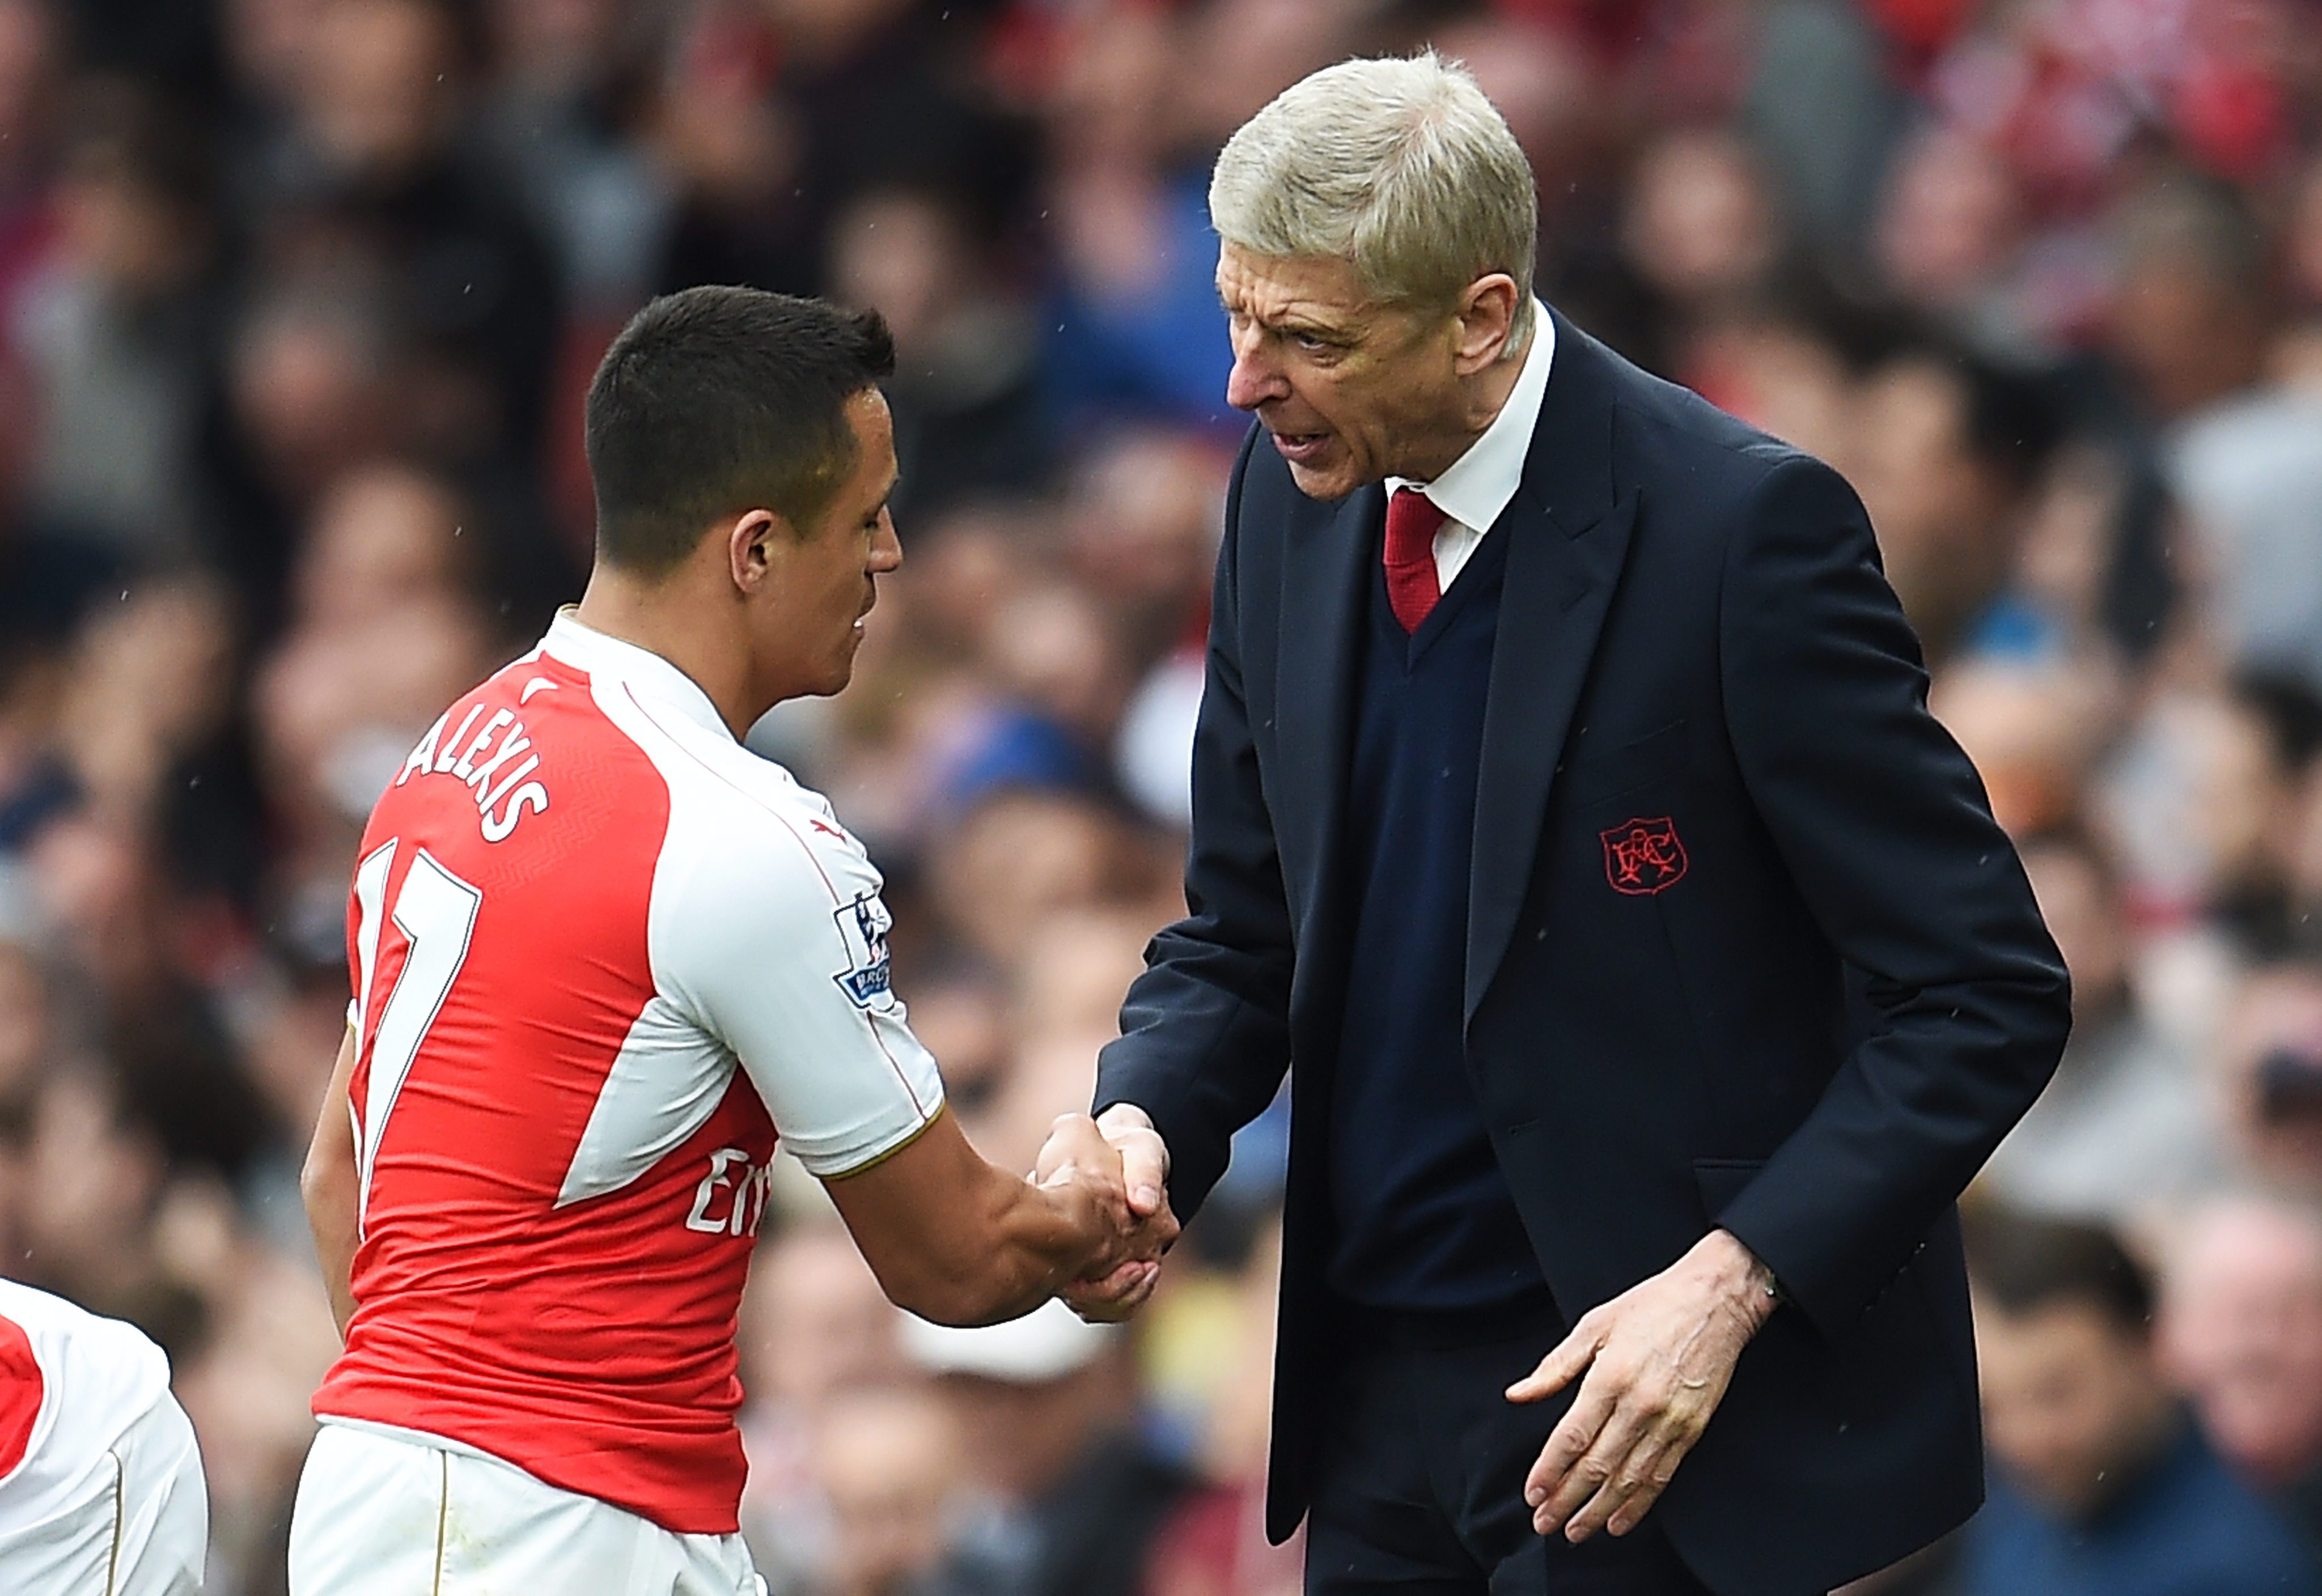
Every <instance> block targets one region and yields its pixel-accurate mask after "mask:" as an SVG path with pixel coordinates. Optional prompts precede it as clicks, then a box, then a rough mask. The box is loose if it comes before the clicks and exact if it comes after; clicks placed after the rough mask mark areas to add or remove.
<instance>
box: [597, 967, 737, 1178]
mask: <svg viewBox="0 0 2322 1596" xmlns="http://www.w3.org/2000/svg"><path fill="white" fill-rule="evenodd" d="M733 1082H734V1054H733V1053H732V1051H731V1050H730V1049H728V1048H727V1047H726V1046H725V1045H724V1044H722V1043H720V1042H718V1039H717V1038H715V1037H714V1036H711V1035H708V1033H706V1032H705V1031H703V1030H702V1028H701V1027H700V1026H698V1025H696V1024H694V1023H693V1021H692V1020H691V1019H690V1018H689V1017H687V1016H686V1015H685V1014H684V1013H683V1012H681V1010H680V1009H679V1008H678V1007H677V1005H676V1004H674V1003H672V1002H671V1001H670V1000H669V999H667V998H666V997H663V996H662V995H661V994H660V993H658V992H657V993H655V994H654V997H653V998H652V999H651V1000H650V1001H648V1002H647V1003H646V1004H645V1007H644V1012H643V1013H642V1014H640V1015H638V1016H637V1021H636V1024H635V1025H633V1026H630V1027H629V1035H628V1037H627V1039H626V1041H624V1042H623V1043H622V1044H621V1051H620V1053H618V1054H617V1056H616V1057H615V1058H614V1060H613V1068H612V1072H611V1073H609V1074H608V1075H607V1076H606V1077H605V1085H604V1089H603V1090H601V1091H599V1093H598V1095H597V1106H596V1107H595V1108H592V1109H590V1113H589V1125H588V1128H587V1129H585V1130H583V1131H582V1132H581V1133H580V1145H579V1146H578V1147H577V1148H575V1149H574V1151H573V1154H572V1165H571V1168H570V1169H568V1170H567V1171H565V1173H564V1185H563V1188H562V1190H560V1191H559V1192H558V1193H557V1195H556V1206H557V1207H558V1208H564V1207H567V1206H569V1205H570V1204H572V1203H576V1202H581V1201H584V1200H586V1199H589V1198H591V1197H602V1196H604V1195H605V1194H606V1193H607V1192H608V1191H618V1190H620V1189H621V1188H622V1187H624V1186H626V1185H627V1184H629V1182H631V1181H635V1180H636V1179H638V1178H639V1177H640V1176H642V1175H643V1174H644V1172H646V1171H647V1170H649V1169H651V1168H653V1166H654V1165H655V1164H657V1163H660V1162H661V1161H662V1160H663V1158H665V1157H667V1156H668V1155H669V1154H671V1153H672V1152H674V1151H675V1150H676V1149H678V1148H680V1147H681V1146H683V1145H685V1142H686V1138H688V1137H689V1136H690V1135H693V1133H694V1132H695V1131H698V1130H699V1129H700V1128H701V1127H702V1126H703V1125H704V1124H706V1123H707V1122H708V1118H709V1117H710V1116H711V1115H712V1114H715V1113H716V1112H718V1104H719V1103H720V1102H722V1101H724V1100H725V1097H726V1089H727V1087H729V1086H731V1085H732V1084H733Z"/></svg>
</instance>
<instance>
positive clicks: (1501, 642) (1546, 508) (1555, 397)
mask: <svg viewBox="0 0 2322 1596" xmlns="http://www.w3.org/2000/svg"><path fill="white" fill-rule="evenodd" d="M1609 358H1610V357H1609V356H1607V355H1606V354H1605V352H1604V350H1603V349H1602V348H1601V347H1600V346H1599V345H1598V344H1597V343H1596V342H1595V340H1593V339H1591V338H1589V337H1587V336H1586V334H1585V333H1581V332H1580V331H1579V330H1578V329H1577V328H1575V327H1574V326H1573V325H1572V324H1570V323H1569V322H1567V321H1565V320H1564V319H1563V318H1561V317H1559V318H1558V319H1557V326H1556V353H1555V363H1554V365H1553V366H1551V367H1550V372H1549V382H1548V393H1547V396H1546V397H1545V399H1544V400H1543V402H1542V404H1541V406H1540V424H1539V425H1538V426H1537V427H1536V428H1535V429H1534V430H1533V433H1532V446H1531V452H1530V453H1529V455H1528V456H1527V457H1526V459H1525V461H1524V476H1523V485H1522V487H1521V488H1519V489H1518V490H1517V493H1516V497H1514V498H1513V500H1511V501H1510V502H1509V505H1508V507H1507V509H1506V510H1505V511H1504V512H1503V513H1502V515H1501V516H1500V520H1499V523H1498V524H1497V526H1496V527H1495V534H1504V535H1505V536H1506V537H1507V538H1508V539H1509V543H1508V565H1507V575H1506V577H1505V579H1504V585H1503V587H1502V588H1501V596H1500V621H1499V632H1498V635H1497V637H1496V638H1495V642H1494V643H1493V648H1492V674H1491V685H1490V689H1489V692H1488V696H1487V697H1486V700H1485V706H1484V746H1483V753H1482V759H1481V765H1480V769H1479V771H1478V773H1477V777H1476V840H1475V846H1474V850H1473V853H1472V854H1471V856H1470V862H1469V873H1468V881H1467V1005H1466V1010H1465V1013H1466V1016H1467V1017H1468V1018H1470V1019H1472V1018H1473V1017H1475V1013H1476V1006H1477V1005H1478V1004H1480V1003H1481V1002H1482V1001H1483V998H1484V993H1485V992H1486V990H1488V989H1489V987H1490V986H1491V982H1492V977H1493V975H1494V973H1495V972H1496V971H1498V969H1499V966H1500V961H1501V960H1502V958H1503V957H1504V955H1505V954H1506V953H1507V947H1508V939H1509V938H1510V937H1511V936H1512V935H1514V933H1515V925H1516V918H1517V916H1518V915H1519V914H1521V913H1522V908H1523V898H1524V893H1525V891H1526V889H1528V888H1529V886H1530V884H1531V873H1532V864H1533V860H1534V857H1535V855H1536V854H1537V853H1538V851H1539V846H1540V828H1541V825H1542V824H1543V819H1544V816H1545V813H1546V810H1547V807H1548V795H1549V789H1550V787H1551V786H1552V785H1553V784H1554V781H1555V779H1556V771H1557V765H1558V761H1559V758H1560V756H1561V754H1562V752H1563V748H1564V742H1565V737H1566V734H1567V733H1568V731H1569V730H1570V728H1571V725H1572V716H1573V711H1574V709H1575V707H1577V705H1578V703H1579V701H1580V690H1581V688H1582V686H1583V684H1584V683H1585V682H1586V679H1587V675H1588V662H1589V660H1590V659H1591V657H1592V656H1593V655H1594V654H1595V651H1596V637H1597V634H1598V632H1599V631H1600V630H1601V629H1602V628H1603V626H1604V616H1605V612H1606V611H1607V610H1608V609H1609V608H1610V607H1611V606H1612V600H1613V591H1614V588H1615V587H1616V586H1617V585H1618V584H1619V581H1620V576H1621V569H1622V564H1623V561H1624V560H1625V558H1626V557H1627V554H1628V549H1629V530H1630V527H1631V525H1632V522H1633V520H1634V517H1635V513H1636V494H1635V492H1634V491H1633V490H1631V491H1630V492H1628V493H1626V494H1621V493H1619V492H1618V491H1617V488H1616V484H1615V480H1614V469H1613V424H1614V408H1613V403H1612V388H1611V379H1610V370H1609V367H1608V361H1609Z"/></svg>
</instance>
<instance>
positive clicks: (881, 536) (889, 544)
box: [870, 515, 903, 576]
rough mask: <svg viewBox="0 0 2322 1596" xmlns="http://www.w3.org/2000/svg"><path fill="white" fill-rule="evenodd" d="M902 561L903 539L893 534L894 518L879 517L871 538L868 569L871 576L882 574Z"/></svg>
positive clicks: (887, 516) (890, 516)
mask: <svg viewBox="0 0 2322 1596" xmlns="http://www.w3.org/2000/svg"><path fill="white" fill-rule="evenodd" d="M902 563H903V540H902V539H901V538H900V537H898V536H897V535H896V534H895V518H894V517H893V516H892V515H882V516H880V517H879V530H878V531H877V532H876V533H875V534H873V535H872V538H871V561H870V570H871V573H872V574H873V576H884V575H886V574H887V573H888V572H889V571H891V570H894V569H895V568H896V567H897V566H899V565H900V564H902Z"/></svg>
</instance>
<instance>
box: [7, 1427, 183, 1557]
mask: <svg viewBox="0 0 2322 1596" xmlns="http://www.w3.org/2000/svg"><path fill="white" fill-rule="evenodd" d="M209 1540H210V1499H209V1490H208V1487H207V1486H206V1484H205V1482H204V1481H203V1478H202V1455H201V1452H200V1451H199V1449H198V1448H197V1446H195V1444H194V1427H193V1425H192V1423H191V1422H190V1421H189V1420H188V1419H187V1418H186V1410H185V1409H183V1408H180V1407H178V1400H177V1399H176V1398H175V1397H173V1396H171V1395H170V1394H169V1392H167V1391H163V1392H162V1393H161V1396H160V1400H158V1401H156V1402H155V1403H154V1404H153V1405H152V1407H151V1408H149V1409H146V1410H145V1413H144V1415H143V1416H142V1418H138V1419H137V1420H136V1421H135V1422H133V1424H131V1425H130V1426H129V1427H128V1428H127V1429H125V1430H123V1431H122V1433H121V1438H120V1439H119V1440H117V1441H115V1442H114V1444H113V1445H112V1446H109V1447H107V1448H105V1451H104V1452H103V1454H101V1455H99V1456H98V1458H97V1459H96V1463H95V1464H94V1465H93V1466H91V1467H88V1468H86V1469H83V1470H81V1471H80V1472H79V1473H78V1478H76V1479H74V1480H73V1481H71V1482H70V1483H69V1488H67V1489H65V1490H62V1491H58V1492H56V1493H55V1494H54V1495H53V1496H44V1497H43V1499H42V1501H41V1509H40V1511H39V1513H38V1516H37V1518H35V1519H34V1520H33V1521H32V1522H20V1521H16V1520H14V1518H11V1519H10V1520H9V1521H7V1522H6V1523H5V1527H0V1591H8V1592H10V1596H16V1593H17V1592H23V1596H35V1593H36V1592H37V1593H38V1596H84V1593H86V1596H195V1592H197V1591H200V1590H201V1588H202V1564H203V1563H204V1561H205V1560H206V1558H207V1557H208V1555H209Z"/></svg>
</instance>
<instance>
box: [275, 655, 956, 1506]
mask: <svg viewBox="0 0 2322 1596" xmlns="http://www.w3.org/2000/svg"><path fill="white" fill-rule="evenodd" d="M879 889H880V879H879V875H878V872H877V871H874V870H873V868H872V866H871V862H870V861H869V860H868V859H867V858H866V857H864V853H863V849H862V847H861V845H860V844H857V843H856V842H855V839H854V838H853V837H851V836H850V835H848V834H847V833H846V831H845V830H844V829H843V828H842V827H841V826H840V825H838V823H837V821H836V819H835V818H834V817H833V816H832V814H831V810H830V806H829V805H828V804H827V802H826V801H824V799H823V798H821V797H819V796H818V795H817V794H815V793H812V792H809V791H808V790H806V789H803V788H801V787H800V786H799V785H798V783H797V782H796V781H794V780H791V776H790V774H789V772H787V771H784V770H782V767H781V766H779V765H776V764H772V763H770V762H767V761H764V760H762V759H760V758H758V757H757V756H756V755H754V754H753V753H751V752H748V751H747V750H746V749H745V748H743V747H742V746H741V745H740V744H739V743H736V741H735V739H734V736H733V734H731V733H730V732H729V731H727V728H726V725H725V724H724V723H723V722H722V721H721V720H720V719H719V718H718V713H717V711H716V709H715V708H713V707H711V705H710V702H709V699H708V697H707V696H706V695H705V694H704V693H703V692H702V691H701V689H699V687H697V686H695V685H694V683H693V682H692V681H691V680H690V679H688V678H687V677H686V676H685V675H684V674H683V673H682V672H681V671H680V670H678V669H677V668H676V667H675V666H673V665H672V664H670V663H669V661H666V660H663V659H662V658H661V657H660V656H658V655H656V654H653V653H650V652H646V651H644V650H643V649H639V648H635V647H634V646H632V645H630V644H628V643H622V642H619V641H617V639H614V638H611V637H608V636H606V635H605V634H602V633H599V632H596V631H593V630H591V629H590V628H589V627H587V626H584V625H580V622H579V621H577V620H576V619H574V618H573V617H572V616H571V614H570V613H567V614H565V615H563V616H559V617H558V619H557V621H556V623H555V624H554V625H553V626H551V627H550V628H549V632H548V635H547V636H546V638H544V640H543V641H542V643H541V645H540V647H539V648H538V649H537V650H535V652H533V653H531V654H528V655H526V657H525V658H523V659H521V660H518V661H516V662H515V663H514V664H512V665H510V666H508V667H507V669H506V670H501V671H500V672H499V673H498V675H496V676H494V677H493V678H492V679H490V680H489V681H487V682H485V683H484V684H483V685H482V686H481V687H480V688H478V689H476V690H475V691H473V692H472V693H471V694H469V695H468V696H467V697H466V698H462V699H461V700H460V701H459V702H458V703H456V704H454V705H453V706H452V707H451V708H450V709H449V710H448V711H446V712H445V714H444V716H443V719H442V720H440V721H438V722H436V724H435V725H434V728H433V729H432V730H430V731H429V732H428V734H427V735H426V736H425V738H423V739H422V740H421V742H420V743H419V745H418V746H417V747H416V748H415V749H414V750H413V751H412V752H411V755H410V757H409V759H407V761H406V762H404V765H403V769H402V771H401V772H400V773H399V774H398V775H397V776H396V778H395V779H394V780H393V781H392V782H391V783H390V784H389V788H388V789H387V791H386V793H385V794H384V795H383V796H382V797H381V798H380V799H379V806H378V807H377V808H376V809H374V810H373V811H372V813H371V818H370V826H369V827H368V829H367V830H366V831H365V832H364V834H363V844H362V850H361V863H360V865H359V866H358V867H357V869H356V871H355V879H354V890H353V893H352V902H351V904H350V906H349V908H348V915H347V940H348V947H349V963H350V965H351V966H352V974H353V981H354V1003H353V1008H352V1019H353V1024H354V1026H355V1032H356V1035H357V1038H358V1045H359V1051H358V1053H357V1055H356V1060H355V1069H354V1075H353V1081H352V1090H351V1091H350V1094H349V1096H350V1102H349V1104H348V1108H349V1110H350V1112H351V1113H352V1116H353V1119H354V1128H355V1144H356V1147H357V1159H358V1172H359V1177H360V1182H361V1210H360V1211H361V1240H360V1243H359V1245H358V1247H357V1249H356V1253H355V1259H354V1275H353V1287H354V1298H355V1314H354V1319H353V1322H352V1325H351V1327H349V1332H348V1337H347V1347H346V1351H345V1353H344V1354H343V1355H342V1356H341V1357H340V1359H339V1361H338V1363H336V1364H335V1365H334V1366H333V1368H332V1370H331V1372H330V1374H329V1375H328V1377H327V1378H326V1379H325V1381H324V1382H323V1385H322V1389H321V1390H320V1391H318V1392H317V1393H316V1394H315V1413H316V1414H317V1415H318V1416H319V1417H321V1418H325V1419H326V1420H327V1419H333V1418H338V1419H350V1420H353V1421H356V1422H359V1423H361V1422H370V1423H375V1424H384V1425H391V1426H395V1427H400V1428H404V1429H409V1430H416V1431H420V1432H423V1433H425V1434H426V1435H429V1436H436V1437H440V1438H442V1439H443V1440H445V1441H447V1442H450V1443H453V1444H454V1445H457V1446H469V1447H472V1448H474V1449H476V1450H479V1451H481V1452H484V1453H487V1454H489V1455H492V1456H495V1457H498V1458H501V1459H503V1460H505V1461H507V1462H508V1463H512V1464H516V1465H517V1466H518V1467H519V1468H522V1469H524V1470H526V1472H528V1473H532V1474H534V1475H535V1476H537V1477H538V1478H540V1479H542V1480H544V1481H546V1482H548V1483H550V1484H552V1485H555V1486H559V1487H562V1488H563V1489H565V1490H568V1491H577V1492H580V1493H581V1494H584V1495H588V1496H592V1497H596V1498H598V1499H599V1500H604V1501H608V1502H611V1503H613V1504H614V1505H616V1506H617V1507H621V1508H626V1509H629V1510H630V1511H632V1512H635V1513H638V1514H641V1515H643V1516H644V1517H645V1518H650V1519H652V1520H654V1522H655V1523H657V1524H660V1525H661V1526H663V1528H667V1529H671V1530H674V1531H677V1532H679V1533H681V1534H727V1533H730V1532H732V1531H733V1530H734V1529H735V1528H736V1518H735V1509H736V1502H737V1501H738V1500H739V1498H740V1495H741V1490H742V1482H743V1474H744V1464H743V1459H742V1446H741V1441H740V1438H739V1436H738V1434H737V1433H736V1427H735V1423H734V1412H735V1409H736V1407H737V1406H738V1405H739V1402H740V1399H741V1386H740V1382H739V1381H738V1380H737V1378H736V1354H735V1347H734V1323H735V1315H736V1310H737V1309H738V1307H739V1305H740V1301H741V1294H742V1286H743V1281H744V1277H745V1273H746V1272H747V1269H748V1266H749V1258H750V1249H751V1243H752V1239H753V1237H754V1235H755V1233H756V1231H757V1228H758V1222H759V1220H760V1218H761V1217H762V1216H763V1213H764V1210H765V1206H766V1199H767V1190H768V1181H769V1174H768V1162H769V1160H770V1158H771V1157H772V1153H773V1150H774V1141H775V1136H776V1134H777V1132H779V1134H780V1135H781V1136H782V1140H783V1142H784V1143H785V1144H786V1145H788V1147H789V1149H790V1151H791V1152H792V1153H793V1154H797V1156H798V1158H799V1160H800V1163H803V1164H804V1165H805V1166H806V1167H807V1168H808V1169H809V1170H810V1171H812V1172H814V1173H816V1174H818V1175H824V1176H833V1175H841V1174H846V1173H847V1172H851V1171H855V1170H858V1169H861V1168H863V1167H864V1166H865V1165H867V1164H870V1163H875V1162H876V1161H877V1160H879V1159H880V1158H882V1157H884V1156H885V1155H886V1154H890V1153H891V1152H893V1151H895V1150H896V1149H897V1148H899V1147H900V1146H902V1145H904V1144H905V1143H907V1142H909V1141H910V1139H911V1138H912V1137H913V1136H915V1135H918V1134H919V1131H920V1129H921V1128H922V1127H923V1126H926V1125H927V1124H928V1120H929V1119H930V1118H931V1117H933V1116H934V1115H935V1114H936V1112H937V1108H938V1107H939V1105H940V1104H941V1102H942V1095H943V1085H942V1081H941V1080H940V1079H939V1078H938V1076H937V1072H936V1066H935V1061H934V1060H933V1059H932V1058H930V1057H929V1056H928V1052H927V1050H926V1049H925V1048H923V1047H921V1046H920V1045H919V1042H918V1041H917V1039H915V1038H914V1037H913V1036H912V1035H911V1033H910V1029H909V1027H908V1026H906V1025H905V1023H904V1015H903V1008H902V1005H901V1004H900V1003H899V1002H897V1001H896V999H895V997H894V994H893V992H892V991H891V990H890V987H889V983H888V963H887V927H888V916H887V911H886V909H885V907H883V906H882V903H881V902H880V898H879Z"/></svg>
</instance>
